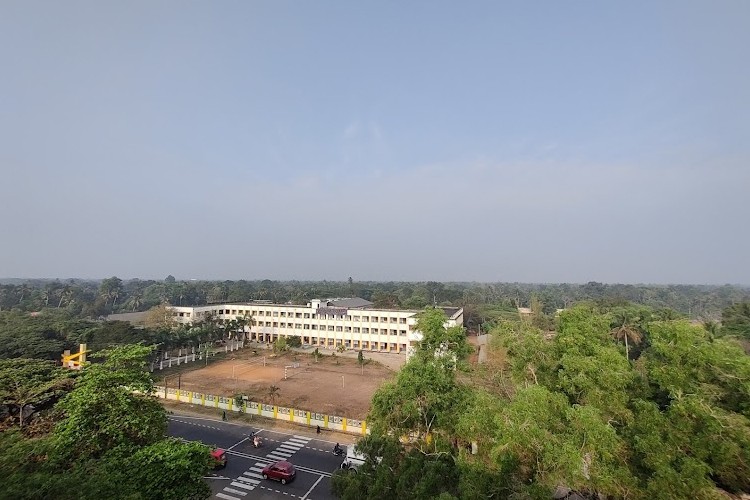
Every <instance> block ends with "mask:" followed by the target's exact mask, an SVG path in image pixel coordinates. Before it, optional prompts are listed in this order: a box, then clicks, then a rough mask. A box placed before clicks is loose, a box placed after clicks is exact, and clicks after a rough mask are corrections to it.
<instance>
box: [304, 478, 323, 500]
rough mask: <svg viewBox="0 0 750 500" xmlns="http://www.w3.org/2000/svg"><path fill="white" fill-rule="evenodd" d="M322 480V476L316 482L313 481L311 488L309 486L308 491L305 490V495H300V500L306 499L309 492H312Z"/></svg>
mask: <svg viewBox="0 0 750 500" xmlns="http://www.w3.org/2000/svg"><path fill="white" fill-rule="evenodd" d="M322 480H323V476H320V477H319V478H318V480H317V481H315V484H313V485H312V486H310V489H309V490H307V493H305V494H304V495H302V496H301V497H300V500H305V499H306V498H307V495H309V494H310V492H311V491H312V490H313V489H315V487H316V486H317V485H318V483H319V482H321V481H322Z"/></svg>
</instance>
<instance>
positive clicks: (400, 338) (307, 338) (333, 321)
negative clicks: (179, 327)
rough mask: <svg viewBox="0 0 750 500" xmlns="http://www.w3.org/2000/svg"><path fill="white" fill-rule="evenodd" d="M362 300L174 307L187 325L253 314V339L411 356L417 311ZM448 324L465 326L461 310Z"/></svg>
mask: <svg viewBox="0 0 750 500" xmlns="http://www.w3.org/2000/svg"><path fill="white" fill-rule="evenodd" d="M372 306H373V304H372V302H369V301H367V300H364V299H360V298H353V299H329V300H319V299H316V300H312V301H310V302H309V303H308V304H307V305H304V306H302V305H291V304H270V303H267V302H264V301H256V302H249V303H242V304H212V305H206V306H196V307H177V306H174V307H171V309H172V311H173V314H174V317H175V320H176V321H177V322H178V323H182V324H191V323H194V322H200V321H202V320H203V319H204V318H205V317H206V315H209V314H210V315H211V316H213V317H214V318H217V319H222V320H232V319H238V318H242V317H245V318H252V321H251V323H252V324H251V325H250V326H248V327H246V330H245V331H246V333H247V335H248V338H249V339H250V340H252V341H256V342H273V341H275V340H276V339H278V338H279V337H301V340H302V344H307V345H312V346H316V347H324V348H330V349H334V348H336V347H338V346H339V345H343V346H344V347H345V348H347V349H356V350H367V351H378V352H392V353H406V354H410V352H411V349H412V348H413V347H414V344H415V343H416V342H418V341H419V340H421V338H422V334H421V333H420V332H419V331H417V330H416V326H415V325H416V323H417V314H419V312H420V311H415V310H392V309H373V308H372ZM443 310H444V311H445V313H446V315H447V317H448V320H447V321H446V323H445V326H446V327H453V326H463V314H464V311H463V309H461V308H443Z"/></svg>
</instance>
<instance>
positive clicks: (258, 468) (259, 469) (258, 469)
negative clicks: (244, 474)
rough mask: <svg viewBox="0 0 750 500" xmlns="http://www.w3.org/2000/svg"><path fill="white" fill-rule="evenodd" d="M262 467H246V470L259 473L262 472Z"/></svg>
mask: <svg viewBox="0 0 750 500" xmlns="http://www.w3.org/2000/svg"><path fill="white" fill-rule="evenodd" d="M263 467H265V466H263ZM263 467H250V468H249V469H247V470H249V471H255V472H257V473H258V474H260V473H261V472H263Z"/></svg>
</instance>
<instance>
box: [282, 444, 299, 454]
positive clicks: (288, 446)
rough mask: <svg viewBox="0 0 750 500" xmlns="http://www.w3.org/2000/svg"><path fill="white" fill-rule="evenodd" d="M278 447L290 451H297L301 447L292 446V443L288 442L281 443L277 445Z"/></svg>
mask: <svg viewBox="0 0 750 500" xmlns="http://www.w3.org/2000/svg"><path fill="white" fill-rule="evenodd" d="M278 449H279V450H290V451H292V452H296V451H299V450H300V449H301V448H300V447H297V446H292V445H289V444H286V443H281V444H280V445H279V448H278Z"/></svg>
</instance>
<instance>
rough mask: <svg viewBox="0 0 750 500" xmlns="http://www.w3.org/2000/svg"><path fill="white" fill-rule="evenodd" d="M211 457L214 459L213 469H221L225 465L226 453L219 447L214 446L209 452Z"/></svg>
mask: <svg viewBox="0 0 750 500" xmlns="http://www.w3.org/2000/svg"><path fill="white" fill-rule="evenodd" d="M211 458H213V460H214V470H216V469H223V468H224V467H226V466H227V454H226V453H225V452H224V450H222V449H221V448H216V449H215V450H213V451H212V452H211Z"/></svg>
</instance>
